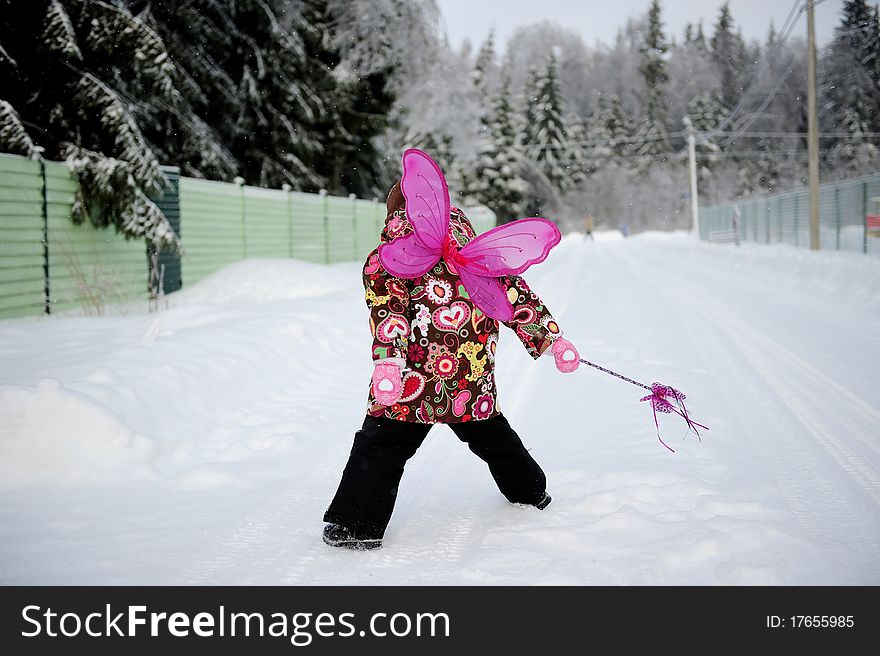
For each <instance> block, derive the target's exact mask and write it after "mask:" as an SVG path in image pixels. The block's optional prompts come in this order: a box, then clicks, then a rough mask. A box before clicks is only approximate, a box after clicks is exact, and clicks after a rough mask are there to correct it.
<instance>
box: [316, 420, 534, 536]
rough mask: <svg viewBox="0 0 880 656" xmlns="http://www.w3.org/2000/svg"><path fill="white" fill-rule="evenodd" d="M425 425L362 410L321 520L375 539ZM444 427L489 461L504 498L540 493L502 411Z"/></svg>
mask: <svg viewBox="0 0 880 656" xmlns="http://www.w3.org/2000/svg"><path fill="white" fill-rule="evenodd" d="M431 426H432V425H431V424H418V423H414V422H407V421H397V420H396V419H386V418H384V417H379V418H377V417H372V416H370V415H367V417H366V418H365V419H364V425H363V427H362V428H361V429H360V430H359V431H358V432H357V433H355V436H354V445H353V446H352V449H351V454H350V455H349V457H348V463H347V464H346V465H345V470H344V471H343V472H342V481H341V482H340V483H339V489H338V490H337V491H336V496H335V497H334V498H333V501H332V502H331V503H330V507H329V508H328V509H327V512H326V513H324V521H325V522H331V523H333V524H340V525H342V526H345V527H347V528H349V529H351V530H352V531H353V532H354V533H355V535H356V536H357V537H358V538H359V539H376V538H381V537H382V536H383V535H384V534H385V527H386V526H387V525H388V522H389V520H390V519H391V513H392V511H393V510H394V501H395V499H396V498H397V487H398V485H399V484H400V479H401V477H402V476H403V467H404V465H405V464H406V461H407V460H409V459H410V458H411V457H412V456H413V455H414V454H415V452H416V450H417V449H418V448H419V446H421V444H422V442H423V441H424V439H425V437H426V436H427V435H428V431H429V430H431ZM448 426H449V427H450V428H451V429H452V431H453V432H454V433H455V435H456V436H457V437H458V439H460V440H461V441H462V442H465V443H466V444H467V445H468V447H469V448H470V450H471V451H473V452H474V453H475V454H476V455H477V456H479V457H480V458H481V459H482V460H483V461H485V462H486V464H487V465H489V472H490V473H491V474H492V477H493V478H494V479H495V482H496V483H497V484H498V489H499V490H500V491H501V494H503V495H504V496H505V497H506V498H507V500H508V501H510V502H511V503H522V504H536V503H538V502H539V501H540V500H541V499H542V498H543V496H544V491H545V488H546V486H547V478H546V477H545V475H544V472H543V471H542V470H541V467H540V466H538V463H537V462H535V460H534V459H533V458H532V456H531V455H529V452H528V451H527V450H526V448H525V447H524V446H523V443H522V440H520V438H519V435H517V434H516V432H515V431H514V430H513V428H511V427H510V424H509V423H507V419H505V418H504V416H503V415H500V414H499V415H496V416H495V417H492V418H491V419H483V420H479V421H465V422H460V423H456V424H448Z"/></svg>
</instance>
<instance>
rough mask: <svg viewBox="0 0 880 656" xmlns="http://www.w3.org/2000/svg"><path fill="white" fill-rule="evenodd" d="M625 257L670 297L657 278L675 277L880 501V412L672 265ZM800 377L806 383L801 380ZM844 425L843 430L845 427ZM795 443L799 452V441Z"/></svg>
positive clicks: (679, 288)
mask: <svg viewBox="0 0 880 656" xmlns="http://www.w3.org/2000/svg"><path fill="white" fill-rule="evenodd" d="M621 256H622V257H623V258H624V259H626V260H627V261H628V263H629V265H630V266H631V268H632V271H633V272H634V273H635V274H636V275H637V276H639V277H640V278H641V279H642V280H643V281H644V283H645V284H647V285H650V286H652V287H653V288H655V289H656V290H658V293H664V294H666V295H671V293H670V291H669V289H667V288H666V287H665V286H664V285H661V284H659V283H658V282H657V281H658V280H669V279H670V278H676V280H675V284H674V289H675V295H676V299H675V300H676V301H681V300H682V299H684V300H685V301H686V302H687V305H688V306H689V307H692V308H694V309H695V310H697V311H698V312H700V313H701V314H702V315H703V316H704V317H705V318H706V319H708V320H709V321H710V323H711V324H712V325H713V326H715V327H716V328H717V329H719V330H721V331H723V332H724V333H726V334H727V335H728V336H729V337H730V339H731V340H732V342H733V343H734V345H735V346H736V347H737V348H738V349H739V350H740V352H742V354H743V355H744V356H745V358H746V359H747V360H748V362H749V363H750V364H751V365H752V367H753V368H754V369H755V370H756V371H757V372H758V373H759V374H760V376H761V377H762V378H763V379H764V380H765V381H767V383H768V384H769V385H770V386H771V388H772V389H773V390H774V391H775V392H776V394H777V395H778V396H779V398H780V400H781V401H782V402H783V403H784V404H785V405H786V406H788V408H789V409H790V410H791V412H792V413H793V415H794V416H795V417H796V418H797V420H798V421H799V423H800V424H801V425H802V426H803V427H804V429H805V430H806V431H807V432H808V433H809V434H810V435H812V436H813V438H814V439H815V440H816V442H817V443H818V444H819V445H820V446H821V447H822V449H823V450H824V451H825V452H827V453H828V454H830V455H831V456H832V458H833V459H834V461H835V462H836V463H837V464H838V465H839V466H840V467H841V468H842V469H843V470H844V471H846V472H847V474H849V476H850V477H851V478H852V479H853V480H854V481H856V482H857V483H858V484H859V486H860V487H861V488H862V489H863V490H864V492H865V493H866V495H867V496H868V497H870V498H871V500H872V501H874V503H876V504H878V505H880V479H878V476H877V471H878V469H880V467H878V463H877V445H876V444H875V443H874V441H873V440H872V439H871V435H872V434H876V426H877V425H878V424H880V413H878V412H877V411H876V410H874V409H873V408H872V407H871V406H870V405H869V404H867V403H866V402H865V401H864V400H862V399H861V398H859V397H857V396H856V395H854V394H853V393H852V392H850V391H849V390H847V389H846V388H844V387H843V386H842V385H840V384H838V383H837V382H836V381H834V380H833V379H831V378H829V377H828V376H826V375H825V374H822V373H821V372H820V371H818V370H817V369H816V368H815V367H813V366H812V365H810V364H808V363H807V362H805V361H804V360H802V359H801V358H799V357H798V356H796V355H794V354H793V353H791V352H790V351H788V350H787V349H785V348H784V347H782V346H781V345H779V344H777V343H776V342H774V341H773V340H772V339H771V338H769V337H768V336H766V335H764V334H763V333H760V332H759V331H757V330H755V329H754V328H752V327H751V326H750V325H749V324H747V323H746V322H744V321H741V320H740V319H738V318H737V317H736V314H735V313H734V312H730V311H724V309H723V307H722V306H721V304H720V303H718V302H717V301H708V300H706V299H704V298H702V297H701V296H700V293H699V291H698V290H697V289H696V288H695V287H694V286H693V285H691V284H690V283H688V282H686V281H684V280H681V279H680V278H678V277H677V276H675V275H674V274H670V273H669V270H668V269H664V270H662V271H660V270H659V269H657V268H653V267H651V266H650V265H646V264H645V261H644V259H636V258H635V257H633V256H632V255H630V254H629V253H625V252H622V253H621ZM652 269H653V270H652ZM672 305H673V306H674V305H675V303H672ZM801 381H805V382H806V383H807V384H805V385H802V384H799V383H800V382H801ZM817 389H821V390H823V391H822V393H821V394H819V393H817V392H816V391H815V390H817ZM826 406H827V407H831V408H836V409H837V413H836V417H835V424H836V426H835V425H833V424H831V423H830V422H829V421H828V420H826V419H824V418H823V417H821V416H820V413H819V412H818V411H817V409H818V408H822V407H826ZM853 417H857V418H858V419H854V418H853ZM841 428H843V429H844V430H843V431H841ZM840 435H846V436H850V437H852V439H853V440H854V441H855V444H849V443H847V442H845V441H843V440H842V439H839V438H837V439H836V437H837V436H840ZM792 446H793V452H794V453H796V452H797V451H798V445H792Z"/></svg>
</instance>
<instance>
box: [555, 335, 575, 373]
mask: <svg viewBox="0 0 880 656" xmlns="http://www.w3.org/2000/svg"><path fill="white" fill-rule="evenodd" d="M580 357H581V356H580V355H578V352H577V349H576V348H575V347H574V344H572V343H571V342H569V341H568V340H567V339H565V338H563V337H560V338H558V339H557V340H556V341H555V342H553V359H554V360H556V368H557V369H559V371H561V372H562V373H564V374H568V373H571V372H572V371H574V370H575V369H577V368H578V365H580Z"/></svg>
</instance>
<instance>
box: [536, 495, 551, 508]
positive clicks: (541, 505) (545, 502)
mask: <svg viewBox="0 0 880 656" xmlns="http://www.w3.org/2000/svg"><path fill="white" fill-rule="evenodd" d="M551 501H553V499H552V498H551V496H550V495H549V494H547V493H546V492H544V496H543V497H541V500H540V501H539V502H538V503H536V504H535V508H537V509H538V510H544V508H546V507H547V506H549V505H550V502H551Z"/></svg>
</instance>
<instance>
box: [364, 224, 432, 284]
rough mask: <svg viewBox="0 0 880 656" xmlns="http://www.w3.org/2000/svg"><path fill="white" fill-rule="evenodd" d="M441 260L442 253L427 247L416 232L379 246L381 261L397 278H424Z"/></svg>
mask: <svg viewBox="0 0 880 656" xmlns="http://www.w3.org/2000/svg"><path fill="white" fill-rule="evenodd" d="M439 259H440V252H438V251H435V250H433V249H430V248H428V247H426V246H425V245H424V244H423V243H422V242H421V240H420V239H419V235H418V234H416V233H415V232H411V233H409V234H408V235H406V236H403V237H397V238H395V239H394V240H393V241H392V242H390V243H388V244H382V245H381V246H379V261H380V262H381V263H382V266H383V267H385V270H386V271H387V272H388V273H390V274H391V275H392V276H394V277H395V278H418V277H420V276H423V275H424V274H425V273H427V272H428V270H429V269H430V268H431V267H432V266H434V264H436V262H437V260H439Z"/></svg>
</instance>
